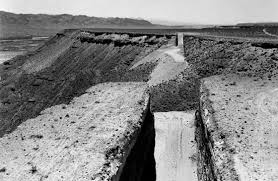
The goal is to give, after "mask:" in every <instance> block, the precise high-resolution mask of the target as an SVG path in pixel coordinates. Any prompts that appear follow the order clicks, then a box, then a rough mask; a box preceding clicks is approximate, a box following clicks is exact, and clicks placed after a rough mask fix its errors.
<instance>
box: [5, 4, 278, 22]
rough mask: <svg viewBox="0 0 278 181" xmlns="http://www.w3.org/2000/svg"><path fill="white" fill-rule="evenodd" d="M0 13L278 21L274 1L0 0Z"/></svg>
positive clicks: (277, 5) (200, 20)
mask: <svg viewBox="0 0 278 181" xmlns="http://www.w3.org/2000/svg"><path fill="white" fill-rule="evenodd" d="M0 10H4V11H10V12H15V13H48V14H61V13H67V14H75V15H77V14H84V15H89V16H100V17H135V18H137V17H141V18H144V19H150V18H152V19H163V20H170V21H177V22H185V23H205V24H227V23H238V22H262V21H268V22H270V21H272V22H273V21H276V22H278V0H0Z"/></svg>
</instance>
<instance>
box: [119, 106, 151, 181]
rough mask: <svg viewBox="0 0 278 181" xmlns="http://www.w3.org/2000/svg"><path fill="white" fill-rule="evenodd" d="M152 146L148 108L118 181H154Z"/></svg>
mask: <svg viewBox="0 0 278 181" xmlns="http://www.w3.org/2000/svg"><path fill="white" fill-rule="evenodd" d="M154 146H155V129H154V117H153V114H152V113H151V111H150V108H149V109H148V111H147V115H146V118H145V121H144V123H143V126H142V130H141V133H140V134H139V137H138V138H137V141H136V143H135V145H134V147H133V148H132V150H131V152H130V154H129V156H128V158H127V160H126V164H125V166H124V168H123V171H122V174H121V177H120V181H155V180H156V169H155V158H154Z"/></svg>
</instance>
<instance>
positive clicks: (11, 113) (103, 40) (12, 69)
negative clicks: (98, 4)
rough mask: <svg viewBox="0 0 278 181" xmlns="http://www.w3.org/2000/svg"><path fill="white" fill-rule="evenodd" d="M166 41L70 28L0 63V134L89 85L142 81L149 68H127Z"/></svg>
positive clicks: (151, 37) (146, 77)
mask: <svg viewBox="0 0 278 181" xmlns="http://www.w3.org/2000/svg"><path fill="white" fill-rule="evenodd" d="M116 40H117V41H116ZM150 41H151V42H152V43H149V42H150ZM167 41H168V39H167V38H166V37H164V36H161V37H159V38H157V39H156V38H153V36H144V35H132V34H120V35H110V34H103V33H95V34H94V33H86V32H81V31H72V30H70V31H65V32H62V33H59V34H57V35H56V36H55V37H53V38H52V39H51V40H49V41H48V42H46V44H45V45H44V46H43V47H41V48H39V49H38V50H37V51H35V52H30V53H28V54H27V55H25V56H20V57H17V58H15V59H12V60H9V61H8V62H6V63H4V64H2V65H0V77H1V80H0V81H1V82H0V120H1V122H0V136H2V135H3V134H4V133H6V132H9V131H12V130H13V129H14V128H15V127H16V126H17V125H19V124H20V123H22V122H23V121H25V120H27V119H29V118H32V117H35V116H37V115H38V114H39V113H40V112H41V111H42V110H44V109H45V108H47V107H50V106H53V105H57V104H61V103H68V102H69V101H70V100H71V99H72V98H73V97H75V96H78V95H81V94H82V93H84V91H85V90H86V89H87V88H89V87H91V86H92V85H95V84H98V83H102V82H121V81H147V80H148V78H149V74H150V73H151V71H152V69H153V67H154V66H155V64H153V63H147V64H144V65H140V66H138V67H136V68H135V69H132V70H130V67H131V66H132V65H133V64H134V63H135V62H136V61H138V59H140V58H142V57H144V56H146V55H147V54H148V53H149V52H152V51H153V50H155V49H157V48H158V47H160V46H161V45H162V44H164V43H166V42H167ZM121 42H124V43H121ZM131 42H135V43H131Z"/></svg>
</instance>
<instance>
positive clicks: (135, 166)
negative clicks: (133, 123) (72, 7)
mask: <svg viewBox="0 0 278 181" xmlns="http://www.w3.org/2000/svg"><path fill="white" fill-rule="evenodd" d="M170 38H171V37H170V36H169V37H167V36H163V35H152V34H149V35H141V34H128V33H125V34H107V33H105V34H103V33H92V32H84V31H73V30H68V31H65V32H62V33H59V34H57V35H56V36H55V37H53V38H52V39H51V40H50V41H48V42H47V43H46V44H45V46H43V47H41V48H39V49H38V50H37V51H36V52H33V53H32V52H30V53H29V54H27V55H25V56H21V57H17V58H15V59H12V60H9V61H7V62H5V63H4V64H2V65H0V76H1V79H0V80H1V82H0V83H1V84H0V113H1V115H0V120H1V123H0V137H1V136H3V135H4V134H7V133H9V132H12V131H13V130H14V129H16V127H17V126H18V125H20V124H21V123H23V122H24V121H26V120H27V119H30V118H34V117H36V116H38V115H39V114H40V112H41V111H42V110H44V109H46V108H48V107H51V106H54V105H58V104H62V103H66V104H67V103H69V102H70V101H71V100H72V99H73V97H76V96H79V95H82V94H83V93H84V92H85V90H86V89H88V88H89V87H91V86H93V85H96V84H99V83H103V82H129V81H137V82H143V81H144V82H147V81H148V79H149V75H150V73H151V72H152V70H153V68H154V67H155V66H156V64H153V63H146V64H144V65H140V66H138V67H137V68H136V69H132V70H131V69H130V67H132V65H134V64H135V63H136V62H137V61H139V60H140V59H141V58H142V57H144V56H146V55H148V54H149V53H150V52H153V51H154V50H156V49H158V48H159V47H160V46H162V45H163V44H165V43H167V42H168V41H169V39H170ZM273 48H277V47H276V45H273V44H256V43H249V44H247V43H244V42H239V43H234V42H233V41H223V40H211V39H203V38H198V37H185V38H184V55H185V58H186V61H188V63H189V65H190V66H189V67H190V68H189V69H186V71H184V72H183V73H182V76H179V78H178V79H175V80H171V81H169V82H164V83H162V84H160V85H158V86H156V87H152V88H151V89H150V90H149V92H150V97H151V98H150V99H151V103H150V105H148V107H147V112H146V116H145V118H143V119H144V121H143V124H142V125H141V129H140V132H139V134H138V135H136V137H133V138H132V139H134V142H135V144H134V146H133V148H132V149H131V150H130V152H129V154H128V157H127V159H126V161H125V163H123V167H122V168H121V170H120V171H119V173H118V174H119V175H117V178H115V180H120V181H128V180H134V181H140V180H150V181H154V180H156V163H155V157H154V151H155V126H154V123H155V120H154V116H153V113H152V111H154V112H159V111H160V112H165V111H187V110H198V111H197V112H196V125H195V126H196V129H195V140H196V143H197V172H198V173H197V175H198V180H200V181H205V180H206V181H214V180H219V179H218V174H217V170H215V163H214V160H213V153H212V152H211V151H212V148H211V144H210V143H211V142H213V140H211V136H210V133H209V132H208V131H207V128H206V126H205V124H204V121H203V120H202V116H201V115H202V114H203V110H202V107H201V106H200V102H199V101H200V94H199V91H200V79H202V78H205V77H209V76H213V75H219V74H223V73H228V72H232V73H239V74H242V75H243V74H244V75H248V76H254V75H256V76H260V75H257V74H258V73H262V74H263V73H265V72H268V71H269V70H270V69H271V70H272V69H273V68H275V67H276V66H277V65H276V63H275V61H277V52H273V51H272V52H271V51H270V50H271V49H273ZM58 50H59V51H58ZM204 52H205V53H204ZM246 52H248V55H247V53H246ZM49 55H51V56H49ZM266 55H269V56H268V58H267V59H266V58H265V56H266ZM269 57H270V58H269ZM270 73H271V72H270Z"/></svg>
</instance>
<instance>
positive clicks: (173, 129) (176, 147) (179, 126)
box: [154, 112, 197, 181]
mask: <svg viewBox="0 0 278 181" xmlns="http://www.w3.org/2000/svg"><path fill="white" fill-rule="evenodd" d="M154 119H155V131H156V133H155V134H156V137H155V159H156V175H157V179H156V180H157V181H197V165H196V162H195V161H196V160H195V159H196V158H195V156H196V145H195V140H194V131H195V128H194V113H193V112H156V113H154Z"/></svg>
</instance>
